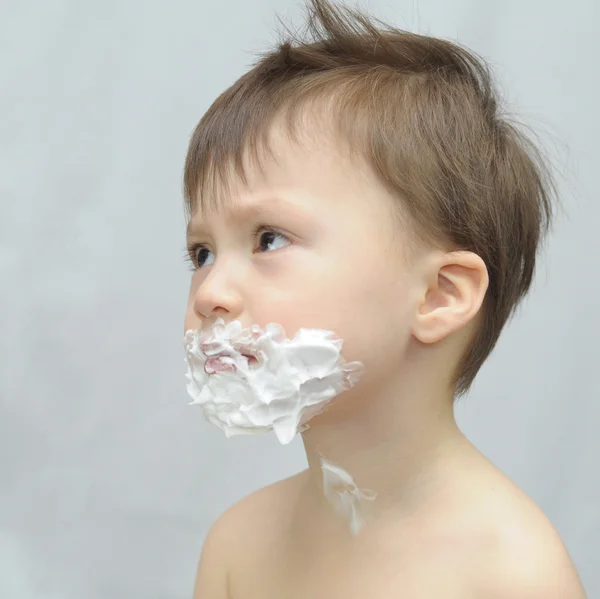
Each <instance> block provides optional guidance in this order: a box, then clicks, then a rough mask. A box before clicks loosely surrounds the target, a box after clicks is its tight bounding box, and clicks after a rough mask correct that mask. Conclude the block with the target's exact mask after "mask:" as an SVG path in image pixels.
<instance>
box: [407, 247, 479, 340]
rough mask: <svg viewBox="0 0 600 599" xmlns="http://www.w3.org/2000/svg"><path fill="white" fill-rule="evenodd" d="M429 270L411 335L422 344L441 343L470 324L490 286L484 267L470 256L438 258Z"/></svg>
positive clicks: (448, 254)
mask: <svg viewBox="0 0 600 599" xmlns="http://www.w3.org/2000/svg"><path fill="white" fill-rule="evenodd" d="M429 266H430V267H431V268H429V272H428V273H426V285H425V287H426V291H425V294H424V296H423V299H422V301H421V302H420V303H419V306H418V313H417V318H416V321H415V324H414V326H413V331H412V333H413V335H414V336H415V337H416V338H417V339H418V340H419V341H421V342H422V343H435V342H437V341H440V340H441V339H444V338H445V337H447V336H448V335H450V334H451V333H453V332H455V331H458V330H459V329H461V328H463V327H464V326H466V325H467V324H468V323H469V322H470V321H471V320H473V318H475V316H476V315H477V313H478V312H479V309H480V308H481V305H482V304H483V299H484V297H485V292H486V291H487V288H488V284H489V277H488V272H487V268H486V266H485V263H484V262H483V260H482V259H481V258H480V257H479V256H478V255H477V254H474V253H473V252H466V251H457V252H448V253H444V254H437V255H436V257H435V258H434V259H433V260H432V262H431V263H430V265H429Z"/></svg>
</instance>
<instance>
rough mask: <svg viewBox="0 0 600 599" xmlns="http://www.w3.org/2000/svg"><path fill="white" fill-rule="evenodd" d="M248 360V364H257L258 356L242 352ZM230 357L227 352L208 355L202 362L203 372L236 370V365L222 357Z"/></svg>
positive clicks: (213, 372) (212, 372)
mask: <svg viewBox="0 0 600 599" xmlns="http://www.w3.org/2000/svg"><path fill="white" fill-rule="evenodd" d="M241 355H242V356H244V357H245V358H246V359H247V360H248V365H249V366H254V365H256V364H258V358H257V357H256V356H254V355H252V354H248V353H242V354H241ZM227 357H231V355H230V354H228V353H222V354H218V355H216V356H209V357H207V359H206V362H205V363H204V372H206V374H215V373H216V372H236V370H237V367H236V365H235V364H230V363H229V362H228V361H227V360H224V359H223V358H227Z"/></svg>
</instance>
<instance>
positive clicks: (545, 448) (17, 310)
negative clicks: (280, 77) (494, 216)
mask: <svg viewBox="0 0 600 599" xmlns="http://www.w3.org/2000/svg"><path fill="white" fill-rule="evenodd" d="M362 6H366V7H367V8H369V9H370V10H372V11H373V12H375V14H376V15H377V16H379V17H381V18H383V19H386V20H388V21H391V22H392V23H395V24H397V25H399V26H401V27H405V28H408V29H411V30H413V31H418V32H420V33H429V34H432V35H438V36H441V37H447V38H450V39H454V40H456V39H457V40H458V41H460V42H462V43H464V44H466V45H467V46H470V47H471V48H473V49H475V50H476V51H477V52H479V53H481V54H482V55H483V56H484V57H486V58H487V59H488V60H489V61H490V62H491V64H492V66H493V67H494V68H495V70H496V73H497V76H498V78H499V81H500V84H501V86H502V88H503V89H504V92H505V98H506V102H507V103H508V106H509V108H511V110H513V111H515V112H518V113H519V114H521V115H523V119H524V120H525V121H526V122H528V123H530V124H531V125H532V126H534V127H535V128H536V130H538V131H540V130H541V131H542V133H543V134H544V135H545V138H546V140H547V146H548V147H549V151H550V152H551V153H552V156H553V157H554V159H555V162H556V164H557V166H558V168H559V170H560V172H561V178H560V189H561V193H562V195H563V198H564V202H565V206H566V208H567V213H568V218H563V219H562V220H561V222H560V223H559V226H558V228H557V230H556V233H555V234H554V236H553V237H552V238H551V240H550V243H549V244H548V247H547V251H546V253H545V254H544V260H543V263H542V266H541V268H540V271H539V273H538V278H537V281H536V285H535V288H534V290H533V292H532V294H531V297H530V298H529V300H528V301H527V302H526V304H525V305H524V307H523V309H522V310H521V312H520V314H519V316H518V318H516V319H515V320H514V322H512V323H511V325H510V326H509V328H508V329H506V331H505V333H504V334H503V336H502V338H501V341H500V344H499V346H498V347H497V350H496V351H495V352H494V354H493V355H492V357H491V358H490V360H489V362H488V363H487V364H486V365H485V367H484V369H483V370H482V372H481V374H480V376H479V378H478V380H477V382H476V384H475V386H474V388H473V391H472V393H471V396H470V398H468V399H467V401H465V402H464V403H462V404H460V405H459V406H458V409H457V412H458V418H459V422H460V424H461V427H462V428H463V430H464V431H465V432H466V433H467V435H468V436H469V437H470V438H471V439H472V440H473V441H474V442H475V443H476V445H478V446H479V447H480V448H481V450H482V451H483V452H484V453H485V454H486V455H487V456H489V457H490V458H491V459H492V460H493V461H494V462H495V463H496V464H497V465H498V466H499V467H500V468H502V469H503V470H504V471H505V472H506V473H507V474H508V475H509V476H511V477H512V478H513V479H514V480H515V481H516V482H517V483H518V484H519V485H520V486H521V487H522V488H523V489H524V490H525V491H526V492H527V493H528V494H529V495H530V496H531V497H532V498H533V499H534V500H535V501H536V502H537V503H538V504H539V505H540V506H541V507H542V509H543V510H544V511H545V512H546V514H547V515H548V516H549V518H550V519H551V520H552V522H553V523H554V525H555V526H556V527H557V529H558V530H559V532H560V534H561V535H562V537H563V539H564V541H565V543H566V545H567V547H568V549H569V551H570V553H571V555H572V557H573V559H574V561H575V563H576V565H577V567H578V569H579V572H580V574H581V577H582V579H583V582H584V585H585V587H586V589H587V591H588V594H589V596H590V597H600V577H599V571H600V570H599V569H598V566H599V565H600V555H599V554H600V549H599V546H598V537H599V536H600V516H599V507H598V506H599V503H600V469H599V468H598V465H597V458H598V456H599V455H600V441H599V440H598V435H597V426H598V422H599V421H600V401H599V399H600V397H599V396H600V383H599V379H598V377H597V376H596V374H597V370H596V369H597V367H598V366H597V361H598V357H599V352H598V349H597V337H598V333H599V332H600V326H599V324H600V323H599V320H598V309H597V306H598V292H599V285H598V269H599V268H600V258H599V255H600V241H599V236H598V234H597V229H598V225H599V224H600V205H599V203H598V197H597V191H596V177H597V174H598V163H599V161H600V151H599V150H598V142H597V140H598V138H599V137H600V127H599V117H598V107H599V106H600V94H599V82H598V65H597V58H594V57H597V56H599V55H600V42H599V41H598V40H599V38H598V35H597V34H598V29H597V28H598V22H600V10H599V8H598V6H599V5H598V3H597V2H595V1H594V0H587V1H586V0H573V1H571V2H569V3H563V2H557V1H548V0H536V1H534V0H525V1H524V0H504V1H503V2H501V3H498V2H492V1H491V0H490V1H487V2H484V1H478V2H475V1H473V0H472V1H468V0H462V1H461V0H452V1H449V0H428V1H425V0H422V1H421V2H420V3H419V7H418V11H416V10H415V7H414V5H413V2H412V0H411V1H408V0H407V1H403V0H393V1H392V0H386V1H384V0H379V1H375V0H371V1H370V2H363V4H362ZM275 10H276V11H277V12H278V13H279V14H280V15H281V16H282V17H283V18H284V19H286V20H287V22H291V23H296V24H298V23H299V22H300V21H299V19H300V17H301V14H302V13H301V10H300V5H299V4H298V3H297V2H292V0H260V1H258V0H253V1H252V2H249V1H248V0H226V1H225V0H224V1H223V2H214V1H210V2H209V1H207V0H204V1H203V0H200V1H196V2H192V1H191V0H187V1H184V0H178V1H175V0H170V1H169V2H166V1H163V2H158V1H152V2H151V1H144V2H142V1H141V0H138V1H128V2H127V1H116V0H96V1H90V0H88V1H87V2H76V1H74V0H71V1H66V0H64V1H62V2H61V1H58V0H56V1H37V2H35V1H29V2H26V1H23V0H21V1H20V2H15V1H12V2H11V1H7V0H5V1H4V2H3V3H2V4H1V7H0V23H1V25H0V34H1V35H0V56H1V58H0V64H1V67H2V68H1V73H0V77H1V79H0V86H1V88H0V89H1V93H0V126H1V131H0V319H1V327H2V334H1V335H0V358H1V359H0V475H1V478H0V485H1V487H0V597H2V598H4V597H7V598H11V599H12V598H15V599H26V598H34V597H35V598H36V599H46V598H47V599H54V598H60V599H67V598H68V599H70V598H73V599H75V598H77V599H81V598H82V597H83V598H86V599H88V598H89V599H96V598H111V599H119V598H138V597H139V598H184V597H190V596H191V592H192V587H193V581H194V575H195V569H196V564H197V560H198V556H199V553H200V549H201V545H202V542H203V539H204V535H205V534H206V532H207V530H208V528H209V526H210V524H211V523H212V522H213V521H214V520H215V518H216V517H217V516H218V515H219V514H220V513H221V512H222V511H223V510H224V509H225V508H226V507H227V506H229V505H231V504H232V503H233V502H235V501H236V500H238V499H240V498H241V497H242V496H244V495H246V494H248V493H249V492H251V491H252V490H254V489H257V488H259V487H260V486H263V485H265V484H267V483H269V482H272V481H274V480H276V479H278V478H280V477H283V476H286V475H289V474H292V473H293V472H295V471H298V470H300V469H303V468H304V466H305V458H304V454H303V449H302V445H301V440H300V439H299V438H296V439H295V440H294V442H293V443H292V444H291V445H289V446H287V447H281V446H279V445H278V443H277V442H276V440H275V438H274V437H271V436H267V437H256V438H248V437H237V438H233V439H231V440H226V439H225V438H224V436H223V435H222V433H221V432H220V431H219V430H218V429H216V428H213V427H211V426H210V425H208V424H207V423H205V421H204V419H203V417H202V414H201V411H200V409H199V408H196V407H191V406H188V399H189V398H188V396H187V393H186V391H185V379H184V372H185V367H184V363H183V350H182V337H183V316H184V310H185V305H186V299H187V292H188V281H189V273H188V271H187V267H186V266H185V265H184V262H183V260H182V255H183V245H184V225H185V223H184V217H183V211H182V197H181V171H182V166H183V160H184V155H185V151H186V147H187V142H188V139H189V135H190V133H191V131H192V129H193V127H194V125H195V124H196V122H197V121H198V120H199V118H200V117H201V115H202V114H203V112H204V111H205V110H206V109H207V108H208V106H209V104H210V103H211V102H212V100H213V99H214V98H215V97H216V95H217V94H219V93H220V92H221V91H222V90H223V89H224V88H225V87H227V86H228V85H230V84H231V83H232V82H233V81H234V80H235V79H236V78H237V77H238V76H240V75H241V74H242V73H243V72H244V70H245V69H246V68H247V67H248V66H249V65H250V63H251V61H252V60H253V55H252V52H254V51H259V50H263V49H264V48H265V44H268V43H271V41H272V40H273V32H274V29H275V28H276V26H277V22H276V20H275V13H274V11H275ZM544 132H545V133H544Z"/></svg>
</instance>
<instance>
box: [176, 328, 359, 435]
mask: <svg viewBox="0 0 600 599" xmlns="http://www.w3.org/2000/svg"><path fill="white" fill-rule="evenodd" d="M342 344H343V342H342V340H341V339H339V338H338V337H337V336H336V335H335V334H334V333H333V332H332V331H327V330H323V329H300V330H299V331H298V332H297V333H296V335H295V337H294V338H293V339H287V338H286V335H285V331H284V329H283V327H281V326H280V325H278V324H275V323H270V324H268V325H267V326H266V327H265V329H264V330H263V329H261V328H260V327H259V326H258V325H252V326H251V327H249V328H246V329H243V328H242V324H241V322H240V321H239V320H233V321H231V322H229V323H227V325H225V322H224V320H223V319H222V318H219V319H218V320H217V321H216V322H215V324H214V326H213V328H212V330H211V331H210V332H204V331H202V330H193V329H191V330H189V331H187V332H186V333H185V337H184V348H185V363H186V364H187V367H188V370H187V373H186V378H187V381H188V383H187V391H188V393H189V395H190V396H191V398H192V402H191V403H192V404H198V405H200V406H201V407H202V408H203V410H204V414H205V416H206V418H207V419H208V420H209V421H210V422H212V423H213V424H215V425H217V426H218V427H219V428H221V429H222V430H223V431H224V433H225V435H226V436H227V437H231V436H233V435H241V434H257V433H263V432H268V431H271V430H272V431H274V432H275V435H276V436H277V438H278V439H279V441H280V442H281V443H282V444H284V445H285V444H287V443H289V442H290V441H291V440H292V439H293V438H294V436H295V435H296V434H297V433H298V432H301V430H304V428H306V426H307V425H306V422H307V421H308V420H309V419H310V418H312V417H313V416H314V415H315V414H317V413H319V412H321V411H323V410H324V409H325V408H326V407H327V404H328V403H329V402H330V401H331V399H333V397H335V396H336V395H338V394H339V393H341V392H342V391H344V390H346V389H349V388H350V387H352V386H354V385H355V384H356V383H357V382H358V380H359V378H360V375H361V374H362V372H363V365H362V364H361V363H360V362H350V363H347V362H345V361H344V360H343V358H342V357H341V348H342ZM244 351H245V352H247V353H251V354H253V355H255V356H256V358H257V360H256V361H254V360H249V358H247V357H245V356H243V355H242V353H241V352H244ZM222 354H224V355H222ZM219 355H221V357H220V359H219V360H217V362H216V363H217V364H219V365H220V367H219V369H220V370H221V371H219V370H216V371H214V372H213V371H212V369H211V365H214V364H215V362H209V368H208V370H209V372H210V373H209V372H207V371H206V362H207V360H209V359H213V358H215V357H216V356H219Z"/></svg>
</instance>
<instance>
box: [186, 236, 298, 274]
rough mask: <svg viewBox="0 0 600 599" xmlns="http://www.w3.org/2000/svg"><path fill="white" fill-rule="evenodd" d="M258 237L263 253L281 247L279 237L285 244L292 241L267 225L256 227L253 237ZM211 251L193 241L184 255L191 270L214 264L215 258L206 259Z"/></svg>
mask: <svg viewBox="0 0 600 599" xmlns="http://www.w3.org/2000/svg"><path fill="white" fill-rule="evenodd" d="M256 237H259V244H258V247H259V250H260V252H261V253H263V252H268V251H269V250H270V249H271V250H277V249H280V248H281V241H279V242H277V239H279V240H283V241H284V242H285V243H284V245H286V244H288V245H289V244H290V243H291V241H290V239H289V238H288V237H287V236H286V235H284V234H283V233H280V232H279V231H276V230H275V229H272V228H271V227H268V226H266V225H257V226H256V227H255V229H254V232H253V235H252V238H253V239H256ZM211 253H212V252H211V251H210V250H209V249H208V248H207V247H206V246H205V245H203V244H201V243H193V244H191V245H189V246H188V247H187V248H186V249H185V256H184V257H185V259H186V260H187V261H188V262H190V264H191V266H190V270H191V271H195V270H196V269H198V268H202V267H203V266H210V265H211V264H214V258H213V261H212V262H210V263H209V262H207V261H206V260H207V255H208V254H211Z"/></svg>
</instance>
